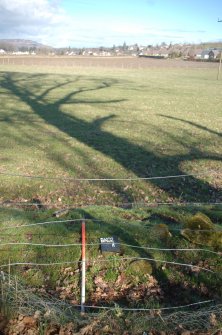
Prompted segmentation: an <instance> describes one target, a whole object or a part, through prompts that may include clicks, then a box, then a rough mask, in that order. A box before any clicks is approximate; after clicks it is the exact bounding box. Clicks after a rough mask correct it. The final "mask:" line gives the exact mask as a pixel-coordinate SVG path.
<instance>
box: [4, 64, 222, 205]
mask: <svg viewBox="0 0 222 335" xmlns="http://www.w3.org/2000/svg"><path fill="white" fill-rule="evenodd" d="M70 72H71V73H70ZM0 83H1V89H0V94H1V106H0V128H1V153H0V158H1V171H3V172H4V171H5V172H12V173H18V174H28V175H41V176H49V177H55V176H57V177H61V178H63V177H73V178H124V177H126V178H133V177H152V176H164V175H178V174H197V173H202V172H205V171H208V170H209V171H212V170H213V171H216V172H218V174H214V173H212V172H209V173H208V174H207V175H206V176H197V177H189V178H184V179H170V180H152V181H149V182H145V181H140V182H139V181H132V182H121V181H120V182H117V181H116V182H115V181H112V182H86V181H85V182H77V181H76V182H70V181H66V182H64V181H52V180H50V181H45V180H39V179H34V180H30V179H23V178H18V177H14V178H13V177H6V176H0V179H1V186H0V194H1V199H2V200H21V201H23V200H28V201H30V200H32V199H33V198H34V199H39V200H40V201H42V202H44V203H47V204H51V205H53V204H56V205H57V206H58V205H59V204H60V205H61V204H76V205H83V204H84V205H87V204H116V203H118V202H134V201H146V202H149V201H168V200H169V201H174V200H177V201H178V200H179V201H183V200H184V201H215V200H217V201H219V200H221V197H222V194H221V184H222V179H221V167H222V163H221V144H222V139H221V124H222V123H221V108H222V102H221V98H220V95H221V87H222V81H216V80H215V70H213V69H201V70H200V69H192V70H191V69H167V68H166V69H145V70H115V69H114V70H112V71H111V70H110V69H96V70H95V69H75V68H71V71H70V69H66V68H65V69H63V70H62V69H61V71H58V70H57V72H54V71H53V70H52V69H50V68H44V69H40V68H39V69H38V68H34V69H32V68H30V67H20V68H19V67H17V68H16V67H10V66H5V67H1V72H0Z"/></svg>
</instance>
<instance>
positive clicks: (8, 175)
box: [0, 170, 221, 181]
mask: <svg viewBox="0 0 222 335" xmlns="http://www.w3.org/2000/svg"><path fill="white" fill-rule="evenodd" d="M209 173H213V174H217V175H220V174H221V172H219V171H214V170H208V171H206V172H201V173H194V174H180V175H168V176H155V177H135V178H74V177H45V176H36V175H31V176H30V175H25V174H20V173H12V172H2V171H0V175H3V176H6V177H20V178H29V179H44V180H60V181H61V180H64V181H66V180H67V181H138V180H156V179H172V178H187V177H198V176H209Z"/></svg>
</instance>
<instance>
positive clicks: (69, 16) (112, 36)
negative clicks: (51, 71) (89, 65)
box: [0, 0, 222, 47]
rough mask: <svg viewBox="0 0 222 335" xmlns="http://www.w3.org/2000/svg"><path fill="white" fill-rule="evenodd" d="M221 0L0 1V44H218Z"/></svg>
mask: <svg viewBox="0 0 222 335" xmlns="http://www.w3.org/2000/svg"><path fill="white" fill-rule="evenodd" d="M218 18H220V19H221V20H222V0H211V1H209V0H205V1H204V0H0V39H10V38H13V39H15V38H16V39H17V38H22V39H30V40H34V41H37V42H40V43H43V44H47V45H50V46H53V47H68V46H70V47H99V46H110V47H112V46H113V45H116V46H117V45H122V44H123V43H124V42H125V43H126V44H127V45H131V44H135V43H137V44H139V45H149V44H154V45H155V44H160V43H162V42H165V43H200V42H209V41H213V42H216V41H222V22H221V23H218V22H217V20H218Z"/></svg>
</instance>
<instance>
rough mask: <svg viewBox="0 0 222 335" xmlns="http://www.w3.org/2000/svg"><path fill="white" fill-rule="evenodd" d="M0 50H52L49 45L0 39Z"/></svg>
mask: <svg viewBox="0 0 222 335" xmlns="http://www.w3.org/2000/svg"><path fill="white" fill-rule="evenodd" d="M0 48H2V49H4V50H7V51H17V50H21V49H27V50H28V49H38V50H41V49H53V48H52V47H51V46H49V45H44V44H41V43H38V42H35V41H32V40H25V39H0Z"/></svg>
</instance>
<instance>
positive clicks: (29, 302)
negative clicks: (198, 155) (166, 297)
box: [0, 218, 222, 328]
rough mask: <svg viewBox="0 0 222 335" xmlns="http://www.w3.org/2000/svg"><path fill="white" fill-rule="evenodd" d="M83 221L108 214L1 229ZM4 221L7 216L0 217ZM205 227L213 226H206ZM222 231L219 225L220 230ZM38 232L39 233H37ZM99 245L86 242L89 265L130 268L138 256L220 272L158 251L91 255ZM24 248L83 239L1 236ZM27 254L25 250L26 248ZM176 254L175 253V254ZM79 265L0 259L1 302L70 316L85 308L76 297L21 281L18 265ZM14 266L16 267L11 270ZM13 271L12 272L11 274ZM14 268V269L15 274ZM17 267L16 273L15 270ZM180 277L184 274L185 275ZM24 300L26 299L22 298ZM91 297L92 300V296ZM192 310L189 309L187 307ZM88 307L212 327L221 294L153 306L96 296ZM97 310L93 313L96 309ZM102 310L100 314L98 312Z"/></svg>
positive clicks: (207, 252)
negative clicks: (37, 240)
mask: <svg viewBox="0 0 222 335" xmlns="http://www.w3.org/2000/svg"><path fill="white" fill-rule="evenodd" d="M83 221H86V224H87V223H89V224H90V223H92V224H94V223H99V224H101V223H104V220H96V219H87V218H86V219H85V218H79V219H70V220H53V221H44V222H35V223H30V224H21V225H14V226H13V225H9V226H6V227H2V228H1V230H0V232H1V235H2V236H4V235H3V233H4V231H7V230H10V231H11V229H16V230H18V232H19V228H32V227H35V226H40V227H41V226H51V225H53V224H55V225H57V224H66V223H75V224H79V223H82V222H83ZM1 223H2V224H3V223H4V222H1ZM121 223H123V225H125V227H128V225H130V224H131V223H130V222H129V221H124V222H121ZM203 231H210V230H206V229H204V230H203ZM219 231H220V230H219ZM36 235H38V236H39V234H36ZM5 236H11V234H10V233H9V234H6V235H5ZM42 236H45V237H46V236H47V234H44V233H42ZM48 236H54V234H48ZM104 244H110V243H108V242H104ZM115 244H116V245H118V246H119V247H120V248H125V247H126V248H132V249H139V250H143V251H147V250H149V251H154V252H156V251H157V252H178V253H193V252H195V253H203V255H204V257H206V255H211V254H212V255H214V256H215V257H216V259H218V260H219V259H220V257H221V253H220V252H217V251H214V250H210V249H206V248H157V247H152V246H149V245H135V244H129V243H124V242H116V243H115ZM100 246H101V243H99V242H95V240H91V239H89V240H88V242H87V243H86V247H87V248H88V254H89V258H88V259H86V260H85V262H86V265H87V268H88V267H93V266H98V265H103V264H104V265H105V267H106V268H109V266H111V267H112V270H114V269H116V271H119V266H120V263H121V264H124V267H125V269H127V268H128V266H129V265H130V264H132V262H135V261H147V262H151V263H153V264H155V265H156V264H162V265H164V266H166V265H168V266H169V267H176V268H178V267H179V268H182V269H183V268H185V269H189V271H190V275H191V274H196V273H206V274H209V275H210V276H214V277H215V278H217V277H218V272H217V271H214V269H212V268H211V267H207V266H202V265H200V264H199V263H198V262H196V261H194V262H192V263H191V262H190V263H188V262H181V261H178V260H177V259H174V260H172V261H171V260H167V259H161V258H157V257H138V256H136V257H131V256H130V257H129V256H127V255H126V256H122V255H118V256H117V255H113V256H111V257H109V258H105V259H101V258H98V257H97V258H95V257H93V255H91V254H90V248H91V247H93V248H96V249H99V248H100ZM5 247H6V248H7V250H9V249H8V248H15V247H18V248H20V247H21V248H22V247H28V248H35V247H36V248H43V249H44V248H57V249H59V250H64V248H67V249H69V248H79V249H80V250H79V251H80V252H81V247H82V243H79V242H78V243H59V244H56V243H35V242H6V241H4V242H1V243H0V252H2V250H3V249H4V248H5ZM25 254H26V253H25ZM174 257H175V256H174ZM73 265H75V266H77V267H78V269H80V272H79V274H80V273H81V268H82V265H83V261H82V260H81V259H72V260H67V261H65V260H63V261H57V262H53V261H51V262H50V261H48V262H26V261H13V259H10V260H9V261H8V263H7V264H6V263H5V264H0V285H1V294H0V296H1V301H2V303H3V304H9V305H10V306H11V308H14V309H15V310H16V311H17V312H19V313H21V314H23V315H26V314H28V315H34V313H35V312H36V311H37V310H38V311H41V313H42V315H48V316H47V317H48V318H49V319H50V320H53V321H55V322H58V320H60V318H62V319H63V320H66V321H67V322H68V321H72V320H73V317H74V315H75V313H79V310H80V309H81V308H82V305H81V304H79V303H78V302H72V303H70V301H69V300H61V298H59V297H56V295H55V296H53V295H51V294H48V293H47V291H46V292H45V293H44V294H42V293H41V290H39V289H38V288H37V289H36V291H35V290H33V289H29V288H27V286H24V284H22V282H20V281H19V273H20V271H19V267H22V268H23V270H22V271H24V267H25V269H26V270H27V269H32V268H36V269H37V270H39V268H41V267H44V268H45V269H47V271H48V269H49V268H50V267H62V268H64V266H65V267H66V266H73ZM12 269H13V271H12ZM12 273H13V274H12ZM14 273H16V275H14ZM17 273H18V274H17ZM181 280H182V279H181ZM24 302H25V303H24ZM89 302H90V300H89ZM190 309H191V310H192V312H190V311H189V310H190ZM84 311H85V312H87V313H88V314H89V315H91V314H92V313H96V315H97V313H100V311H107V312H113V313H116V315H119V314H120V313H138V315H140V314H139V313H144V318H145V319H146V320H149V322H150V321H152V320H154V322H156V321H155V320H156V319H157V318H161V320H162V321H163V324H164V325H165V326H166V325H167V327H168V328H171V327H174V326H175V325H178V324H183V326H186V325H187V326H188V327H194V325H195V326H196V325H197V320H198V322H199V323H198V327H200V325H201V327H203V328H204V327H205V328H206V327H209V326H210V322H209V318H210V316H211V314H212V313H213V314H214V315H216V317H218V316H219V315H220V314H219V313H220V312H222V305H221V304H219V303H218V299H211V298H208V299H206V298H205V299H204V296H202V299H201V296H200V297H199V300H197V299H196V300H194V301H193V299H191V302H190V303H185V304H184V303H181V304H178V305H171V304H169V302H167V303H161V304H160V303H156V305H155V304H154V306H153V305H152V303H151V306H149V304H148V305H147V304H144V305H142V306H141V303H140V304H139V305H138V304H135V303H134V304H133V305H130V304H128V305H126V304H124V303H120V302H119V301H117V302H114V303H112V302H106V303H105V302H104V301H103V300H101V301H97V302H96V301H95V302H91V303H85V304H84ZM92 315H93V314H92ZM99 315H100V314H99Z"/></svg>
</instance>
